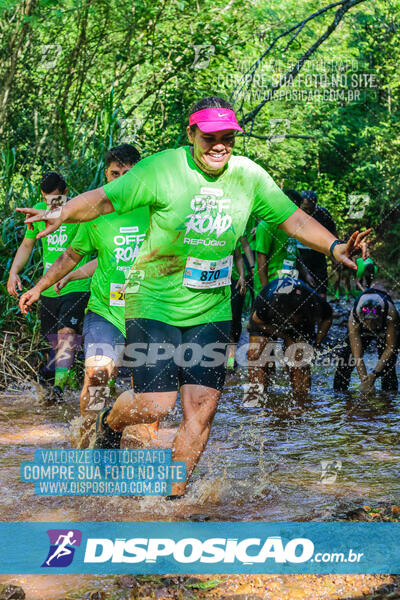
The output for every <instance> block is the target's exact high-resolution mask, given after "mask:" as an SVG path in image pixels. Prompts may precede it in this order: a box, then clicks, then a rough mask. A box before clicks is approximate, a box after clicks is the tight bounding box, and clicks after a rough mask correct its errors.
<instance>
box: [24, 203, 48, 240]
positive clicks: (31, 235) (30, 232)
mask: <svg viewBox="0 0 400 600" xmlns="http://www.w3.org/2000/svg"><path fill="white" fill-rule="evenodd" d="M33 208H37V209H39V210H41V209H42V208H46V203H45V202H36V204H35V205H34V206H33ZM40 222H41V221H35V222H34V223H32V224H33V229H28V228H26V230H25V235H24V237H25V238H26V239H28V240H34V239H35V238H36V236H37V234H38V233H39V231H40V230H39V223H40Z"/></svg>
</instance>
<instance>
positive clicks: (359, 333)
mask: <svg viewBox="0 0 400 600" xmlns="http://www.w3.org/2000/svg"><path fill="white" fill-rule="evenodd" d="M399 323H400V320H399V314H398V312H397V310H396V308H395V307H394V304H393V301H392V299H391V297H390V296H389V294H387V293H386V292H384V291H382V290H378V289H375V288H369V289H367V290H365V291H364V292H363V293H362V294H361V295H360V296H359V297H358V298H357V300H356V301H355V302H354V305H353V308H352V310H351V312H350V316H349V321H348V337H347V338H346V341H345V347H344V348H343V349H342V351H341V352H340V354H339V356H338V366H337V368H336V373H335V379H334V383H333V387H334V389H335V390H336V391H345V390H347V389H348V387H349V383H350V377H351V373H352V371H353V369H354V367H356V368H357V373H358V376H359V378H360V382H361V385H360V390H361V391H362V392H369V391H371V390H373V389H374V387H375V381H376V379H377V378H381V381H382V384H381V387H382V390H383V391H386V392H396V391H397V389H398V381H397V375H396V360H397V355H398V350H399V339H400V336H399ZM373 340H375V341H376V345H377V350H378V357H379V358H378V362H377V364H376V365H375V367H374V368H373V369H372V371H371V372H370V373H368V372H367V368H366V366H365V363H364V360H363V355H364V352H365V350H366V349H367V348H368V346H369V345H370V343H371V342H372V341H373Z"/></svg>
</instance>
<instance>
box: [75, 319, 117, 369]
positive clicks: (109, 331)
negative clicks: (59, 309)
mask: <svg viewBox="0 0 400 600" xmlns="http://www.w3.org/2000/svg"><path fill="white" fill-rule="evenodd" d="M82 333H83V336H84V342H83V344H84V350H85V359H86V360H87V359H88V358H90V357H92V356H107V357H108V358H111V360H112V361H113V362H114V364H117V362H118V359H119V357H120V355H121V354H122V352H123V350H124V346H125V338H124V336H123V335H122V333H121V332H120V330H119V329H118V327H116V326H115V325H113V324H112V323H110V321H107V319H105V318H104V317H102V316H101V315H98V314H97V313H94V312H92V311H91V310H88V312H87V314H86V315H85V320H84V322H83V332H82Z"/></svg>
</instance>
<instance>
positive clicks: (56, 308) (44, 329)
mask: <svg viewBox="0 0 400 600" xmlns="http://www.w3.org/2000/svg"><path fill="white" fill-rule="evenodd" d="M89 296H90V292H70V293H69V294H65V295H64V296H57V298H48V297H47V296H40V321H41V333H42V335H43V336H45V337H46V336H48V335H50V334H55V333H57V332H58V331H59V330H60V329H63V328H64V327H70V328H71V329H74V330H75V331H78V330H79V326H80V324H81V323H82V321H83V316H84V314H85V308H86V306H87V303H88V302H89Z"/></svg>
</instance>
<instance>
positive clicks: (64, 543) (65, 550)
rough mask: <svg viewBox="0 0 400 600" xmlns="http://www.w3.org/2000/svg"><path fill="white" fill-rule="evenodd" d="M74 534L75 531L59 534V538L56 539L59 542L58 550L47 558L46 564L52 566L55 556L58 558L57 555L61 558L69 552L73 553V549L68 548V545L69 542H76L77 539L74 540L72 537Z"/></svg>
mask: <svg viewBox="0 0 400 600" xmlns="http://www.w3.org/2000/svg"><path fill="white" fill-rule="evenodd" d="M73 536H74V532H73V531H69V532H68V533H67V534H66V535H62V534H61V535H59V536H58V539H57V541H56V544H59V546H58V548H57V550H56V551H55V552H54V554H53V555H52V556H50V558H49V559H48V560H46V565H48V566H50V563H51V561H52V560H53V558H56V557H57V556H58V557H59V558H61V556H66V555H67V554H71V550H70V549H69V548H67V547H66V546H67V545H68V544H71V546H72V545H73V544H76V542H77V540H73V539H71V537H73ZM61 539H62V540H63V541H62V542H60V540H61Z"/></svg>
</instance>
